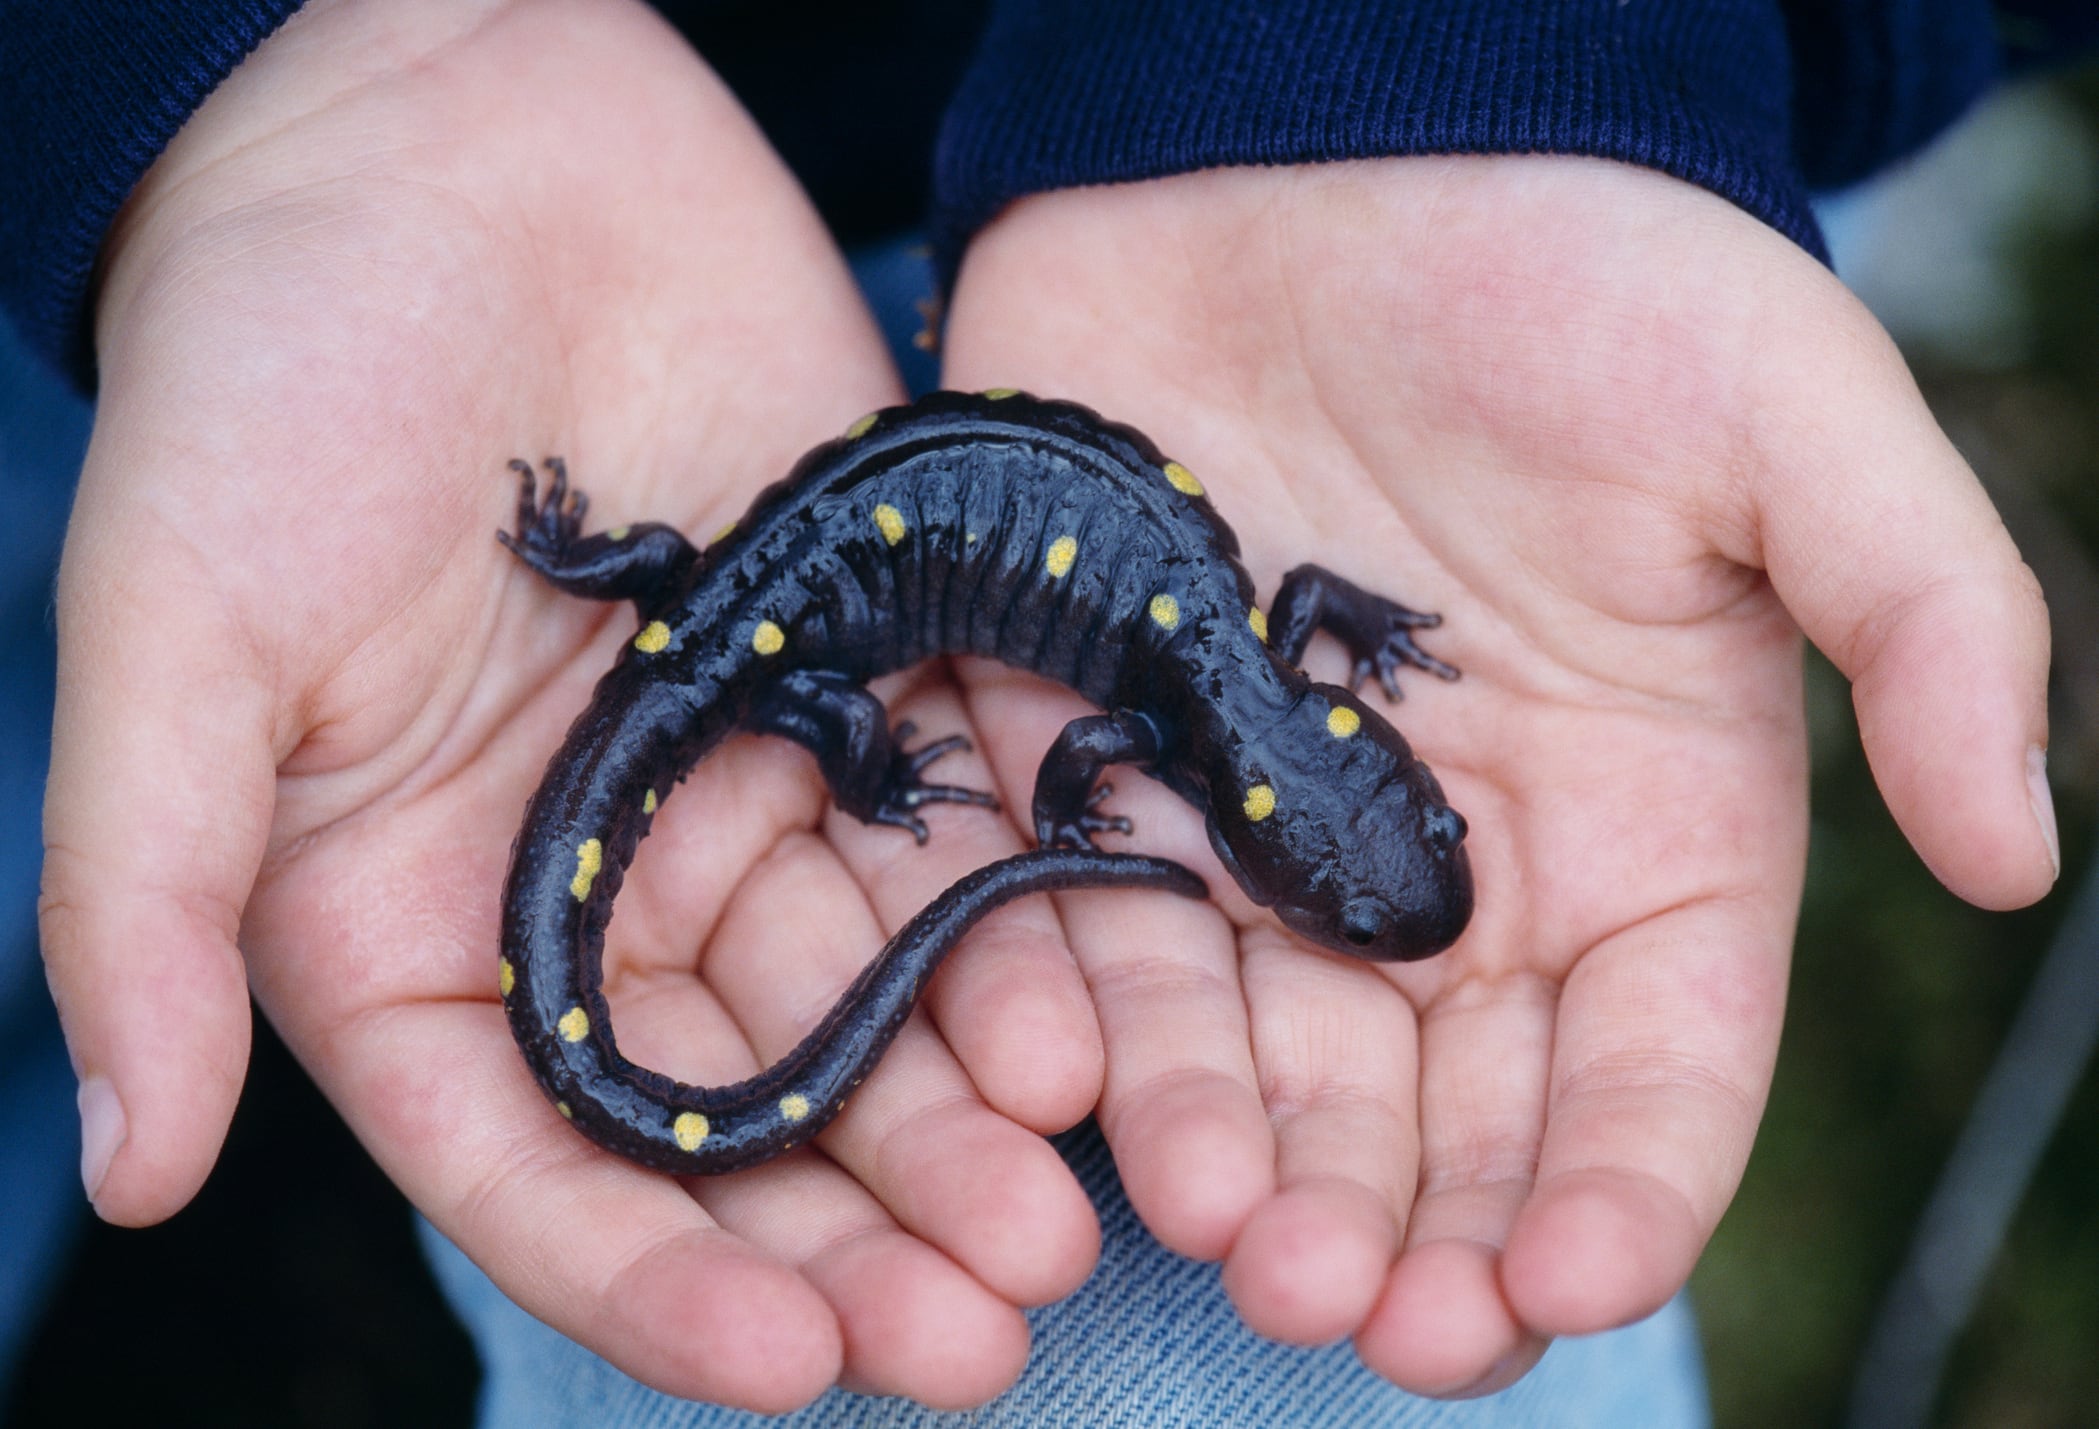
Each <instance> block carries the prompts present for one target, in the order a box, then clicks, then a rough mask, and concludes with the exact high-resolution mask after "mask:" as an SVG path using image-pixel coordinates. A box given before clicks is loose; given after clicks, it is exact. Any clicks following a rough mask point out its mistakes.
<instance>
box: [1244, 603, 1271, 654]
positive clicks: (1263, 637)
mask: <svg viewBox="0 0 2099 1429" xmlns="http://www.w3.org/2000/svg"><path fill="white" fill-rule="evenodd" d="M1246 627H1247V629H1249V630H1251V631H1253V633H1254V639H1256V640H1258V641H1260V642H1261V643H1262V644H1263V645H1266V644H1267V643H1268V617H1267V616H1265V615H1263V614H1261V607H1260V606H1258V605H1257V606H1255V607H1254V608H1253V609H1252V610H1249V611H1248V612H1247V613H1246Z"/></svg>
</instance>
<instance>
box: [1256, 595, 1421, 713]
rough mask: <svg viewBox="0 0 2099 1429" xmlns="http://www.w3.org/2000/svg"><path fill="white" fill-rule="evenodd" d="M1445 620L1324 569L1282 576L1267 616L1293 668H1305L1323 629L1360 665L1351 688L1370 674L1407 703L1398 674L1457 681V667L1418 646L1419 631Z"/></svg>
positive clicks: (1279, 647) (1276, 645) (1278, 650)
mask: <svg viewBox="0 0 2099 1429" xmlns="http://www.w3.org/2000/svg"><path fill="white" fill-rule="evenodd" d="M1442 623H1443V617H1442V616H1440V615H1435V614H1431V613H1429V612H1426V611H1419V610H1409V609H1407V608H1406V607H1405V606H1403V605H1401V604H1400V603H1399V602H1398V601H1395V600H1387V599H1385V597H1383V596H1381V595H1372V594H1371V593H1370V592H1369V591H1367V590H1364V589H1363V588H1362V587H1361V586H1358V585H1355V584H1354V583H1352V582H1350V581H1346V580H1343V579H1342V578H1341V577H1340V576H1337V575H1335V574H1334V573H1333V572H1332V571H1330V570H1327V569H1325V568H1324V567H1321V566H1299V567H1297V568H1296V569H1295V570H1293V571H1291V572H1290V573H1289V574H1288V575H1286V576H1284V577H1283V583H1282V585H1281V586H1279V587H1278V588H1277V589H1276V593H1275V605H1274V606H1273V608H1272V609H1271V612H1270V614H1269V617H1268V628H1269V630H1270V631H1271V632H1272V639H1273V642H1274V648H1275V653H1276V654H1278V655H1280V656H1282V657H1283V658H1284V659H1285V660H1288V661H1289V662H1290V663H1291V664H1293V665H1297V664H1300V663H1302V661H1303V660H1304V658H1305V647H1306V646H1307V645H1309V644H1311V643H1312V632H1313V631H1315V630H1324V631H1326V632H1327V634H1329V635H1331V636H1333V637H1334V638H1335V639H1337V640H1339V641H1340V642H1341V643H1342V645H1344V646H1346V647H1347V649H1348V655H1349V658H1350V659H1351V660H1353V661H1354V662H1355V665H1354V668H1353V670H1352V671H1351V673H1350V675H1349V680H1348V683H1349V688H1350V689H1354V688H1356V687H1358V686H1360V685H1361V684H1362V683H1363V681H1365V680H1367V679H1369V678H1370V676H1371V675H1373V674H1375V675H1376V676H1377V681H1378V683H1379V684H1380V685H1382V686H1384V688H1385V693H1386V694H1387V695H1389V696H1391V697H1392V698H1393V699H1395V700H1397V699H1403V698H1405V695H1404V693H1403V692H1402V691H1401V690H1400V688H1399V669H1400V666H1402V665H1412V666H1413V667H1414V668H1415V669H1417V670H1426V671H1428V672H1429V673H1430V674H1431V675H1434V676H1436V677H1437V678H1438V679H1442V680H1455V679H1456V678H1457V677H1458V670H1457V667H1456V666H1455V665H1446V664H1444V663H1443V662H1442V661H1441V660H1438V659H1437V658H1436V657H1435V656H1433V655H1431V654H1429V653H1428V652H1427V651H1426V650H1423V649H1422V648H1421V647H1420V646H1419V645H1416V644H1415V643H1414V634H1413V632H1415V631H1416V630H1433V629H1435V628H1436V627H1437V626H1439V625H1441V624H1442Z"/></svg>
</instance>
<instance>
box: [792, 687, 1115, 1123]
mask: <svg viewBox="0 0 2099 1429" xmlns="http://www.w3.org/2000/svg"><path fill="white" fill-rule="evenodd" d="M891 710H892V717H893V718H894V719H896V720H909V721H911V722H912V723H914V724H915V725H917V727H918V732H917V733H916V734H914V735H913V737H912V740H911V744H912V747H914V748H918V747H923V746H925V745H929V744H931V743H933V742H934V741H935V740H937V739H941V738H945V737H946V736H948V735H951V734H961V735H963V736H965V737H967V738H968V739H969V740H970V742H971V747H970V748H969V749H966V750H957V751H955V752H954V753H951V754H947V755H944V756H942V757H941V758H940V760H939V761H938V762H937V763H936V764H934V765H932V766H930V767H929V768H928V770H927V772H926V777H927V778H928V779H929V780H931V781H933V782H938V783H945V784H955V785H959V786H962V787H965V788H971V789H979V790H985V791H990V790H993V789H994V788H995V783H996V781H995V780H994V779H993V776H992V772H991V768H990V765H989V764H988V763H987V762H986V759H985V756H984V754H983V742H982V739H981V737H980V736H979V735H978V733H977V731H976V730H975V729H974V728H973V727H972V725H971V723H970V720H969V717H968V714H967V712H966V711H965V709H964V707H963V703H962V700H961V697H960V695H959V694H958V693H957V691H956V690H955V688H954V685H953V683H952V682H951V681H950V680H948V679H946V678H944V677H940V678H934V677H932V672H930V671H929V672H926V673H925V674H922V675H920V676H919V677H917V678H914V679H912V680H911V681H910V683H908V684H907V685H905V686H904V688H903V691H902V693H901V694H899V695H898V696H897V697H896V698H895V699H894V700H893V701H892V703H891ZM1000 793H1001V797H1000V802H1001V805H1002V806H1003V807H1004V809H1005V811H1006V812H1005V815H1004V816H1002V815H1001V814H1000V813H998V812H994V811H991V810H987V809H981V808H972V807H968V806H960V805H947V806H940V805H933V806H928V807H927V808H925V809H923V810H921V813H923V815H924V816H925V819H926V822H927V823H928V824H929V825H930V826H931V828H932V836H931V837H930V838H929V839H928V840H927V841H926V843H925V844H924V845H923V846H920V845H918V844H916V843H915V842H914V841H913V840H912V839H910V838H909V837H907V836H905V835H903V834H902V833H901V832H900V831H899V830H896V829H892V828H885V827H880V826H874V825H867V824H862V823H860V822H859V821H858V820H856V819H853V818H851V817H850V816H847V815H844V814H842V813H839V812H838V811H836V810H835V809H834V810H833V811H832V814H831V817H830V819H829V820H828V821H827V822H826V825H825V831H826V834H827V835H828V837H829V838H830V841H831V843H832V845H833V846H834V847H836V848H837V849H838V851H839V854H840V856H841V857H842V858H843V859H844V860H845V864H846V867H847V868H849V869H851V870H852V872H853V876H854V877H855V878H856V879H857V880H858V881H859V884H860V886H861V887H862V888H863V889H865V890H866V891H867V896H868V899H869V901H870V902H871V903H872V904H873V907H874V910H875V914H876V916H877V917H878V918H879V919H880V920H881V925H882V928H883V930H884V932H885V934H887V933H893V932H895V931H896V930H897V929H898V928H901V927H902V926H903V925H904V924H905V923H906V922H907V921H909V920H910V919H911V918H912V917H913V916H914V915H915V914H917V913H918V912H919V910H921V909H922V908H924V907H925V906H926V905H928V904H929V903H931V902H932V901H933V900H934V899H935V898H937V897H938V896H940V894H941V893H943V892H945V891H946V890H947V888H949V887H950V886H951V885H952V884H954V883H955V882H956V881H957V880H959V879H961V878H962V877H964V876H965V875H967V874H969V873H971V872H974V871H975V870H976V869H979V868H982V867H983V866H984V865H986V864H988V863H992V862H994V861H996V860H998V859H1001V858H1005V857H1007V856H1008V855H1010V854H1015V853H1019V852H1020V851H1021V850H1022V849H1023V848H1024V847H1025V844H1024V842H1023V840H1022V839H1021V837H1020V834H1019V833H1018V831H1017V830H1016V828H1015V826H1014V821H1013V820H1014V816H1015V814H1016V812H1024V811H1025V809H1026V802H1025V801H1026V799H1027V797H1028V794H1029V791H1028V790H1026V789H1018V790H1012V791H1011V792H1010V793H1008V792H1006V791H1000ZM1016 800H1018V801H1019V802H1017V803H1016ZM926 1006H927V1010H928V1011H929V1012H930V1013H931V1014H932V1016H933V1020H934V1023H935V1025H936V1026H938V1027H939V1028H940V1031H941V1034H942V1036H943V1037H944V1038H945V1039H946V1040H947V1043H948V1046H949V1047H951V1048H952V1049H953V1050H954V1053H955V1055H956V1056H957V1057H958V1058H960V1060H961V1062H962V1065H963V1066H964V1067H966V1068H967V1069H968V1070H969V1076H970V1079H971V1081H972V1082H973V1083H974V1084H975V1086H976V1088H977V1091H978V1092H979V1094H980V1095H982V1096H983V1098H984V1100H985V1101H987V1102H988V1103H990V1104H991V1105H992V1106H993V1107H995V1108H997V1109H998V1110H999V1111H1001V1112H1003V1113H1004V1114H1006V1115H1007V1116H1009V1117H1011V1118H1013V1119H1014V1120H1015V1121H1017V1122H1019V1123H1020V1124H1021V1125H1023V1126H1026V1127H1030V1128H1032V1129H1033V1130H1035V1131H1038V1132H1042V1133H1049V1132H1053V1131H1062V1130H1064V1129H1065V1128H1066V1127H1069V1126H1072V1125H1074V1124H1075V1123H1076V1122H1078V1120H1079V1119H1080V1118H1081V1117H1084V1116H1085V1115H1086V1114H1087V1113H1088V1112H1090V1111H1091V1110H1092V1109H1093V1106H1094V1103H1095V1102H1096V1101H1098V1100H1099V1098H1100V1087H1101V1075H1102V1060H1101V1058H1102V1054H1101V1042H1100V1025H1099V1023H1098V1022H1096V1021H1095V1019H1094V1015H1093V1003H1092V1000H1091V998H1090V997H1088V995H1087V992H1086V985H1085V981H1084V979H1083V978H1081V977H1080V976H1079V970H1078V965H1077V964H1076V963H1075V962H1073V961H1072V957H1071V952H1070V949H1069V948H1067V947H1066V946H1065V943H1064V930H1063V928H1062V926H1061V925H1060V924H1059V923H1058V922H1057V914H1056V909H1055V906H1054V905H1053V904H1052V903H1051V901H1050V900H1049V899H1047V898H1027V899H1022V900H1021V901H1019V902H1017V903H1015V904H1012V905H1011V906H1009V907H1007V908H1004V909H1001V910H1000V911H999V912H998V913H997V914H995V915H993V916H992V917H991V918H989V919H987V920H985V922H984V923H983V924H981V925H980V926H979V927H978V928H977V929H976V930H975V931H974V932H972V933H971V934H970V936H969V938H968V940H967V943H966V945H965V947H964V948H963V949H962V950H961V951H960V952H959V953H958V955H956V956H955V957H952V958H950V959H949V960H948V962H947V963H946V965H945V966H943V968H942V969H941V972H940V975H939V976H938V977H936V978H935V979H934V980H933V982H932V984H931V986H930V987H929V988H928V990H927V993H926Z"/></svg>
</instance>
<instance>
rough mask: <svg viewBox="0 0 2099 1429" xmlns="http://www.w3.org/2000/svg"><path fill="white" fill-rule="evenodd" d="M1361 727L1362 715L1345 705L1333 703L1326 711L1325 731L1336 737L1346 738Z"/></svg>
mask: <svg viewBox="0 0 2099 1429" xmlns="http://www.w3.org/2000/svg"><path fill="white" fill-rule="evenodd" d="M1362 727H1363V716H1361V715H1359V714H1357V713H1356V712H1355V711H1354V710H1352V709H1350V708H1349V707H1348V706H1347V705H1335V706H1334V707H1333V708H1332V709H1330V710H1328V711H1327V712H1326V732H1327V733H1328V734H1331V735H1332V736H1333V737H1334V738H1336V739H1346V738H1348V737H1349V736H1350V735H1352V734H1354V733H1355V732H1356V731H1357V730H1359V729H1361V728H1362Z"/></svg>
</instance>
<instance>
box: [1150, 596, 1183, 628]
mask: <svg viewBox="0 0 2099 1429" xmlns="http://www.w3.org/2000/svg"><path fill="white" fill-rule="evenodd" d="M1151 616H1152V624H1154V625H1156V626H1158V627H1159V628H1160V629H1161V630H1172V629H1173V628H1174V627H1175V626H1177V625H1179V624H1180V623H1181V603H1180V602H1179V601H1177V600H1175V599H1174V598H1173V597H1172V596H1170V595H1165V594H1163V593H1162V594H1160V595H1155V596H1153V597H1152V603H1151Z"/></svg>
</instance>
